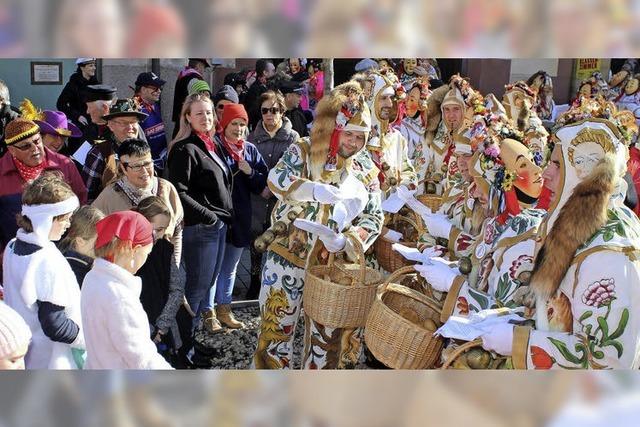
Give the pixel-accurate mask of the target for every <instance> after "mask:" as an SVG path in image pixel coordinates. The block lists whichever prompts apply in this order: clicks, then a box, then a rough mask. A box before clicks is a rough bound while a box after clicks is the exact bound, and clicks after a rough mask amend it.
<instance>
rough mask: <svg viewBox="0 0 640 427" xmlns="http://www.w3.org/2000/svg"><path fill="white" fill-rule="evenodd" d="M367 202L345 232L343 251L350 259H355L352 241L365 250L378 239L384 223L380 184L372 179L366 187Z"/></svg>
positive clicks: (376, 179)
mask: <svg viewBox="0 0 640 427" xmlns="http://www.w3.org/2000/svg"><path fill="white" fill-rule="evenodd" d="M367 191H368V192H369V201H368V202H367V204H366V206H365V208H364V211H362V213H361V214H360V215H358V216H357V217H356V219H355V220H354V223H353V225H352V226H351V227H350V228H349V230H347V232H346V233H345V235H346V236H347V244H346V247H345V251H346V252H347V255H348V256H349V258H351V259H356V258H357V256H356V252H355V247H354V241H357V242H358V243H359V244H360V245H362V249H363V250H364V251H365V252H366V251H367V249H369V247H370V246H371V245H372V244H373V242H374V241H375V240H376V239H377V238H378V236H379V235H380V232H381V230H382V224H383V223H384V212H382V206H381V205H382V194H381V192H380V182H379V181H378V178H374V179H373V180H372V181H371V182H370V183H369V185H368V186H367Z"/></svg>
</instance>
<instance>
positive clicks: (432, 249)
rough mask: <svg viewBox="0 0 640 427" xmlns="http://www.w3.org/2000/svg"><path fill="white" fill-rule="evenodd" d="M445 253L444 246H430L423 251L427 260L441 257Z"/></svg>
mask: <svg viewBox="0 0 640 427" xmlns="http://www.w3.org/2000/svg"><path fill="white" fill-rule="evenodd" d="M443 253H444V248H443V247H442V246H429V247H428V248H425V250H423V251H422V255H423V256H424V257H425V258H435V257H439V256H441V255H442V254H443Z"/></svg>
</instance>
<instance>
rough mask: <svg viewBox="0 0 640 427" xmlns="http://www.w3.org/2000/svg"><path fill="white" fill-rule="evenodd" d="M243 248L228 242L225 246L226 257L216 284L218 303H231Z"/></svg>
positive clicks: (216, 301)
mask: <svg viewBox="0 0 640 427" xmlns="http://www.w3.org/2000/svg"><path fill="white" fill-rule="evenodd" d="M243 250H244V248H237V247H235V246H233V245H232V244H231V243H227V246H226V247H225V248H224V258H223V259H222V266H221V267H220V275H219V276H218V285H217V286H216V300H215V303H216V304H231V299H232V297H231V295H232V294H233V284H234V283H235V281H236V273H237V271H238V264H239V263H240V257H242V251H243Z"/></svg>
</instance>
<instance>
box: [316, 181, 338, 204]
mask: <svg viewBox="0 0 640 427" xmlns="http://www.w3.org/2000/svg"><path fill="white" fill-rule="evenodd" d="M313 198H314V199H315V200H316V202H320V203H322V204H324V205H333V204H334V203H337V202H338V201H340V200H343V199H344V196H343V195H342V192H341V191H340V189H339V188H337V187H334V186H333V185H328V184H321V183H315V184H314V185H313Z"/></svg>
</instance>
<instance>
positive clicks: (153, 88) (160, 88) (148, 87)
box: [144, 86, 162, 92]
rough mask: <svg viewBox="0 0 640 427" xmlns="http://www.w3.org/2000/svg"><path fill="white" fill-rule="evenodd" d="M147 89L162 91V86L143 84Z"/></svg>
mask: <svg viewBox="0 0 640 427" xmlns="http://www.w3.org/2000/svg"><path fill="white" fill-rule="evenodd" d="M144 87H146V88H147V89H149V90H150V91H151V92H162V87H160V86H144Z"/></svg>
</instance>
